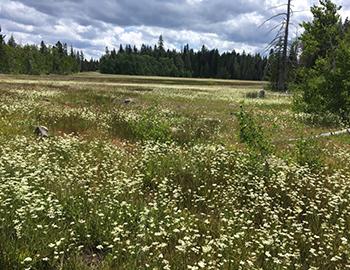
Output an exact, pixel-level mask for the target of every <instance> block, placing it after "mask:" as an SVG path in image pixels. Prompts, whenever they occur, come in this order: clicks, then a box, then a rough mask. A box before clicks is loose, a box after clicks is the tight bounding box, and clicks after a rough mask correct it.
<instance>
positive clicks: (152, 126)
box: [111, 107, 171, 142]
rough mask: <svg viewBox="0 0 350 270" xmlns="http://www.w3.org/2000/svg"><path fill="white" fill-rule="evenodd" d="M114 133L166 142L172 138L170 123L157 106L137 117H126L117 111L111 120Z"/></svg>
mask: <svg viewBox="0 0 350 270" xmlns="http://www.w3.org/2000/svg"><path fill="white" fill-rule="evenodd" d="M111 130H112V133H113V134H115V135H117V136H119V137H121V138H124V139H130V140H135V141H137V140H141V141H148V140H154V141H159V142H166V141H168V140H170V136H171V128H170V125H169V123H168V122H167V121H166V120H165V119H164V118H163V117H162V116H161V115H160V114H159V111H157V109H156V107H151V108H149V109H147V110H146V111H144V112H142V113H141V115H140V116H138V117H135V118H128V119H127V118H125V115H123V114H122V113H121V112H118V111H117V112H115V113H114V114H113V116H112V121H111Z"/></svg>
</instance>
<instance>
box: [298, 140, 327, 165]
mask: <svg viewBox="0 0 350 270" xmlns="http://www.w3.org/2000/svg"><path fill="white" fill-rule="evenodd" d="M295 157H296V161H297V162H298V163H299V164H300V165H303V166H305V165H307V166H309V167H310V168H311V169H314V170H317V169H320V168H321V167H322V165H323V157H322V149H321V147H320V146H319V144H318V142H317V141H316V140H315V139H305V140H304V139H303V140H299V141H298V142H297V143H296V148H295Z"/></svg>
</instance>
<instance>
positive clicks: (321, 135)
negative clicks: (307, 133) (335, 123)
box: [289, 128, 350, 142]
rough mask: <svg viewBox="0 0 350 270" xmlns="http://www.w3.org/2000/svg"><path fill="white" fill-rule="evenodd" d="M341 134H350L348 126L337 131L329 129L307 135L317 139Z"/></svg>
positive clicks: (292, 140)
mask: <svg viewBox="0 0 350 270" xmlns="http://www.w3.org/2000/svg"><path fill="white" fill-rule="evenodd" d="M343 134H350V128H347V129H342V130H338V131H331V132H326V133H321V134H319V135H316V136H311V137H308V139H319V138H325V137H331V136H338V135H343ZM303 139H304V138H298V139H289V141H290V142H294V141H299V140H303Z"/></svg>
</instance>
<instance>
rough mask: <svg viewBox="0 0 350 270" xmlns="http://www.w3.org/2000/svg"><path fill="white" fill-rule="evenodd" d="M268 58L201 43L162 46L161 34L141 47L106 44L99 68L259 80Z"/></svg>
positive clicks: (117, 71) (148, 73)
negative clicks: (193, 46) (176, 47)
mask: <svg viewBox="0 0 350 270" xmlns="http://www.w3.org/2000/svg"><path fill="white" fill-rule="evenodd" d="M267 62H268V59H267V57H263V56H261V55H260V54H255V55H251V54H246V53H245V52H243V53H238V52H235V51H232V52H225V53H222V54H220V53H219V51H218V49H213V50H209V49H207V48H206V47H205V46H204V45H203V46H202V48H201V50H199V51H194V50H193V49H191V48H190V47H189V45H186V46H184V48H183V49H182V50H181V51H177V50H169V49H168V50H165V48H164V41H163V37H162V36H160V37H159V41H158V44H157V45H154V46H149V45H145V44H143V45H142V46H141V48H140V49H138V48H137V47H136V46H131V45H126V46H123V45H120V47H119V49H118V50H116V49H112V50H111V51H110V50H109V49H108V48H106V52H105V54H104V55H103V56H102V57H101V59H100V72H101V73H108V74H125V75H148V76H173V77H193V78H221V79H239V80H262V79H263V78H264V75H265V68H266V66H267Z"/></svg>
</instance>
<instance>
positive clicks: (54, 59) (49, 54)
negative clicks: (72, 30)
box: [0, 31, 98, 75]
mask: <svg viewBox="0 0 350 270" xmlns="http://www.w3.org/2000/svg"><path fill="white" fill-rule="evenodd" d="M0 32H1V31H0ZM0 63H1V65H0V73H9V74H29V75H40V74H71V73H76V72H79V71H92V70H97V67H98V62H97V61H94V60H90V61H87V60H86V59H84V57H82V52H76V51H74V50H73V48H72V49H71V53H70V54H68V51H67V44H62V43H61V42H60V41H58V42H57V43H56V44H55V46H46V45H45V43H44V42H43V41H42V42H41V44H40V46H36V45H18V44H17V43H16V41H15V38H14V37H13V36H11V37H10V38H9V40H8V42H7V44H6V43H5V36H4V35H2V34H1V33H0Z"/></svg>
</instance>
